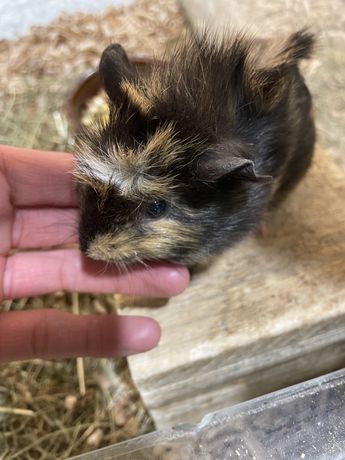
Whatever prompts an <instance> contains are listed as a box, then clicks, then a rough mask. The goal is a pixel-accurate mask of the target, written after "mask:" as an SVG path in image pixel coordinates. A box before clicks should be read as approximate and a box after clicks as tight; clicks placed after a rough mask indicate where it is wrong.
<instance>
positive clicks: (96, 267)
mask: <svg viewBox="0 0 345 460" xmlns="http://www.w3.org/2000/svg"><path fill="white" fill-rule="evenodd" d="M188 282H189V274H188V270H187V269H186V268H185V267H182V266H174V265H169V264H163V263H162V264H155V265H151V266H150V267H146V266H145V267H144V266H141V265H140V266H133V267H132V268H131V269H130V270H129V271H128V273H124V272H120V271H119V270H118V269H117V268H116V267H115V266H113V265H106V264H104V263H102V262H96V261H94V260H91V259H89V258H87V257H84V256H83V255H82V254H81V252H80V251H79V250H77V249H59V250H53V251H30V252H19V253H16V254H13V255H12V256H9V257H8V259H7V263H6V268H5V273H4V278H3V296H4V298H7V299H11V298H17V297H27V296H34V295H40V294H45V293H48V292H55V291H61V290H66V291H78V292H118V293H127V294H131V295H144V296H151V297H154V296H155V297H167V296H172V295H176V294H178V293H180V292H181V291H182V290H183V289H185V288H186V286H187V285H188Z"/></svg>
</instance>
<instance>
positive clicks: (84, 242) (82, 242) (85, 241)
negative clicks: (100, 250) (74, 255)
mask: <svg viewBox="0 0 345 460" xmlns="http://www.w3.org/2000/svg"><path fill="white" fill-rule="evenodd" d="M89 243H90V240H89V238H85V237H82V236H81V235H79V248H80V250H81V252H84V253H86V251H87V249H88V247H89Z"/></svg>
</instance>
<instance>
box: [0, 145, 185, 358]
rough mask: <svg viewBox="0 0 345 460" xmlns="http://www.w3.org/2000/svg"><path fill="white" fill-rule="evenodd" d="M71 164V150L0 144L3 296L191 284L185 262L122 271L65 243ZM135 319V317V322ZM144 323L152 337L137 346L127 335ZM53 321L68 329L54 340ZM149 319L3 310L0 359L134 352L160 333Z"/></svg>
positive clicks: (70, 224)
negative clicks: (89, 340) (29, 148)
mask: <svg viewBox="0 0 345 460" xmlns="http://www.w3.org/2000/svg"><path fill="white" fill-rule="evenodd" d="M72 167H73V160H72V156H71V155H69V154H66V153H51V152H50V153H48V152H45V153H43V152H37V151H32V150H24V149H16V148H10V147H5V146H3V147H1V148H0V301H1V300H2V299H7V298H15V297H23V296H32V295H39V294H43V293H47V292H54V291H57V290H69V291H72V290H74V291H84V292H85V291H88V292H90V291H92V292H127V293H128V292H130V293H133V294H141V295H151V296H152V295H153V296H154V295H158V296H163V295H174V294H176V293H177V292H179V291H181V290H182V289H183V288H184V287H185V286H186V284H187V282H188V275H187V271H186V270H185V269H183V268H182V267H180V268H177V267H175V268H174V267H171V266H167V265H161V266H156V267H152V269H151V270H145V269H144V268H142V267H136V268H133V270H132V271H130V272H129V273H128V274H121V273H119V272H117V271H116V269H114V268H113V267H108V268H106V269H105V268H104V267H103V265H102V264H101V263H98V262H94V261H91V260H89V259H87V258H85V257H83V255H82V254H81V253H80V251H79V250H78V249H77V248H76V247H66V245H67V244H70V243H76V242H77V231H76V222H77V219H78V199H77V194H76V191H75V187H74V183H73V178H72V175H71V174H70V172H71V170H72ZM63 245H65V247H62V246H63ZM53 248H54V249H53ZM23 249H30V251H23ZM162 286H163V287H162ZM19 315H20V316H19ZM133 321H137V325H136V326H135V323H134V322H133ZM138 321H139V323H138ZM143 321H144V323H145V324H146V326H148V327H149V330H148V334H150V327H151V333H152V331H153V336H154V339H152V337H151V338H148V337H146V342H145V337H144V336H145V334H144V336H142V337H141V339H140V340H141V341H142V343H141V345H139V344H137V346H136V347H135V345H134V344H133V337H134V335H133V336H132V338H131V337H130V335H129V336H126V334H125V332H126V331H127V332H126V333H128V332H129V331H132V334H133V330H134V332H136V334H137V339H138V337H139V336H138V331H137V329H138V328H139V326H140V325H141V326H140V327H143V325H144V323H143ZM148 321H149V323H148ZM56 322H59V324H60V325H62V326H63V327H66V333H65V335H64V334H62V336H61V334H59V339H58V340H57V341H56V340H55V339H56V338H57V334H56V332H54V330H55V329H56V327H55V326H56ZM120 323H121V328H119V324H120ZM150 324H151V326H150ZM152 324H153V323H152V320H149V319H147V318H137V319H135V318H134V319H132V318H130V319H128V318H126V317H116V318H111V320H110V321H109V318H106V317H95V316H92V315H90V316H84V317H78V318H75V317H73V318H71V315H68V314H67V313H63V312H56V311H53V310H48V311H47V310H41V311H32V312H31V311H27V312H9V313H1V314H0V361H2V360H3V361H6V360H10V359H22V358H28V357H33V356H37V355H44V356H75V355H82V354H85V353H88V354H94V355H106V354H109V353H111V354H112V355H114V354H117V355H123V354H128V353H131V352H132V353H133V352H135V348H137V351H142V350H144V349H148V348H150V347H151V346H153V345H154V344H155V343H156V342H157V340H158V338H159V331H158V329H157V325H155V326H154V327H153V326H152ZM152 327H153V329H152ZM114 328H115V329H117V336H116V337H115V339H114ZM90 330H91V336H92V334H93V335H94V336H95V337H96V338H98V339H99V337H102V340H101V343H100V342H99V340H98V342H97V340H96V342H93V341H92V340H91V343H86V341H85V334H86V336H87V337H90ZM107 330H108V334H107ZM18 334H19V335H20V340H19V341H18ZM54 334H55V335H54ZM115 335H116V334H115ZM139 335H140V334H139ZM42 337H43V339H42ZM44 337H45V339H44ZM47 337H49V340H48V342H49V346H48V349H47V348H46V345H47V344H46V342H47ZM42 340H43V342H42ZM54 340H55V341H54ZM33 342H35V343H34V346H33ZM36 342H38V343H39V344H41V345H39V346H37V343H36ZM129 342H131V343H132V345H131V346H130V345H129ZM134 342H135V340H134ZM94 343H97V344H98V345H96V346H95V345H94ZM25 346H27V347H28V348H27V350H26V352H25V349H24V348H25ZM90 347H91V348H90ZM95 347H96V349H95ZM114 347H115V349H116V350H114ZM23 349H24V351H23ZM37 350H38V351H37Z"/></svg>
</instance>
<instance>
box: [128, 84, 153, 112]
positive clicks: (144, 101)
mask: <svg viewBox="0 0 345 460" xmlns="http://www.w3.org/2000/svg"><path fill="white" fill-rule="evenodd" d="M120 88H121V91H123V92H124V93H126V95H127V97H128V99H129V100H130V102H132V104H133V105H134V106H135V107H137V108H138V109H139V110H140V112H142V113H144V114H146V113H148V112H149V111H150V110H151V108H152V104H151V102H150V101H149V99H148V98H147V97H146V96H145V94H143V93H142V92H141V91H140V89H139V88H138V87H136V86H135V85H133V84H132V83H129V82H128V81H124V82H122V83H121V85H120Z"/></svg>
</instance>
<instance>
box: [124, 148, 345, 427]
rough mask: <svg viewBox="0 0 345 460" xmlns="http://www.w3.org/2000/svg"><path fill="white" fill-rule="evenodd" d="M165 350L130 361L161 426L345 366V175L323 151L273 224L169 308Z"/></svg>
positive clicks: (158, 313) (164, 316)
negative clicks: (263, 234) (263, 233)
mask: <svg viewBox="0 0 345 460" xmlns="http://www.w3.org/2000/svg"><path fill="white" fill-rule="evenodd" d="M125 313H133V314H145V315H149V316H152V317H154V318H156V319H157V320H158V321H159V322H160V324H161V326H162V330H163V336H162V340H161V343H160V345H159V347H158V348H156V349H155V350H152V351H150V352H148V353H146V354H143V355H138V356H133V357H131V358H129V366H130V371H131V374H132V377H133V380H134V382H135V384H136V385H137V387H138V389H139V391H140V393H141V396H142V398H143V400H144V402H145V404H146V406H147V407H148V409H149V411H150V412H151V414H152V416H153V418H154V420H155V422H156V424H157V426H158V427H159V428H161V427H166V426H171V425H173V424H175V423H177V422H197V421H199V420H200V419H201V417H202V416H203V415H204V414H206V413H208V412H210V411H213V410H216V409H220V408H224V407H226V406H229V405H231V404H234V403H236V402H239V401H243V400H247V399H250V398H252V397H255V396H258V395H260V394H264V393H267V392H269V391H272V390H275V389H278V388H281V387H284V386H287V385H290V384H293V383H297V382H300V381H302V380H305V379H307V378H311V377H313V376H316V375H320V374H322V373H324V372H327V371H330V370H332V369H335V368H339V367H342V366H343V364H344V363H345V177H344V173H343V172H342V171H341V170H340V169H339V168H338V167H337V166H336V165H335V164H334V163H333V162H332V160H331V159H330V158H329V157H328V156H327V154H325V153H324V152H322V151H321V150H320V149H318V150H317V152H316V155H315V160H314V164H313V166H312V168H311V169H310V171H309V173H308V175H307V177H306V178H305V180H304V181H303V182H302V183H301V184H300V185H299V186H298V188H297V189H296V190H295V191H294V192H293V194H292V195H291V196H290V197H289V198H288V200H287V201H286V202H285V203H284V205H283V206H282V207H281V208H280V209H279V210H278V211H276V212H275V213H274V214H273V215H271V216H270V217H269V219H268V220H267V234H266V235H265V236H264V237H262V236H261V237H259V236H252V237H249V238H248V239H246V240H245V241H243V242H242V243H241V244H239V245H238V246H236V247H235V248H233V249H229V250H228V251H226V252H225V253H224V254H223V255H222V256H221V257H219V258H218V259H217V260H216V261H215V263H214V264H213V265H212V266H210V267H209V268H208V269H207V270H205V271H203V272H201V273H199V274H198V275H196V276H195V277H194V278H193V280H192V283H191V285H190V287H189V288H188V289H187V290H186V291H185V292H184V293H183V294H181V295H180V296H178V297H176V298H173V299H170V300H169V301H168V303H167V304H166V305H164V306H162V307H158V308H157V307H156V308H145V307H137V308H136V307H135V306H133V307H131V308H126V309H125Z"/></svg>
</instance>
